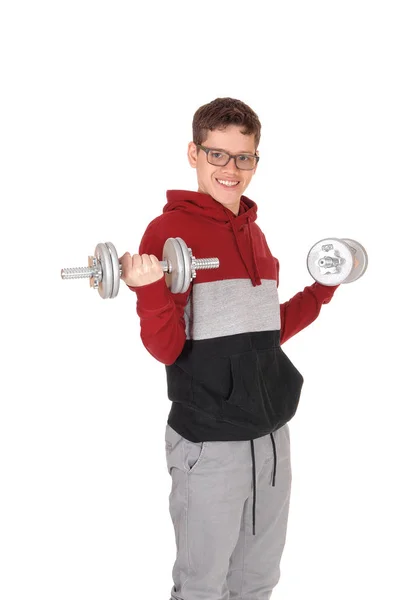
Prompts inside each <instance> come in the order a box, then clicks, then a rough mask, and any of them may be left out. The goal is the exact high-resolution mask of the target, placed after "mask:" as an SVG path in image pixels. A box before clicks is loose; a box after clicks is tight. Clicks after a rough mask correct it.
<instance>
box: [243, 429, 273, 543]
mask: <svg viewBox="0 0 413 600" xmlns="http://www.w3.org/2000/svg"><path fill="white" fill-rule="evenodd" d="M270 437H271V443H272V452H273V457H274V468H273V472H272V486H275V475H276V472H277V449H276V447H275V440H274V434H272V433H271V434H270ZM250 445H251V460H252V535H255V512H256V504H257V473H256V466H255V448H254V440H250Z"/></svg>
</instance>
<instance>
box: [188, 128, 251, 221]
mask: <svg viewBox="0 0 413 600" xmlns="http://www.w3.org/2000/svg"><path fill="white" fill-rule="evenodd" d="M241 129H242V128H241V127H238V126H237V125H229V126H228V127H227V128H226V129H224V130H219V129H214V131H209V132H208V136H207V138H206V139H205V140H204V141H203V142H202V145H203V146H204V147H206V148H213V149H214V150H218V151H221V152H227V153H228V154H233V155H235V154H256V151H255V136H254V135H245V134H243V133H241ZM197 150H198V149H197V147H196V145H195V144H194V142H190V143H189V145H188V160H189V164H190V165H191V167H193V168H195V169H196V172H197V178H198V192H202V193H204V194H209V195H210V196H212V197H213V198H214V199H215V200H216V201H217V202H220V204H223V205H224V206H225V207H227V208H229V209H230V210H232V212H233V213H234V214H235V215H237V214H238V211H239V203H240V198H241V196H242V194H243V193H244V191H245V190H246V189H247V187H248V185H249V183H250V181H251V179H252V176H253V175H254V173H255V171H256V169H257V167H256V166H255V168H254V169H253V170H251V171H246V170H244V169H239V168H238V167H237V166H236V165H235V160H234V159H233V158H231V160H230V161H229V163H228V164H227V165H225V166H216V165H211V164H210V163H209V162H208V160H207V155H206V153H205V151H204V150H202V149H199V151H198V152H197ZM217 155H219V153H215V154H214V156H217Z"/></svg>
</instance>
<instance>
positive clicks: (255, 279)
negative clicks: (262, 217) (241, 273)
mask: <svg viewBox="0 0 413 600" xmlns="http://www.w3.org/2000/svg"><path fill="white" fill-rule="evenodd" d="M234 222H235V219H234V218H232V217H230V223H231V228H232V231H233V234H234V237H235V241H236V243H237V248H238V252H239V255H240V256H241V259H242V262H243V263H244V265H245V268H246V269H247V272H248V274H249V276H250V279H251V281H252V285H253V286H256V285H261V277H260V274H259V272H258V266H257V258H256V255H255V249H254V242H253V240H252V234H251V219H250V217H247V223H246V225H247V230H248V234H247V235H248V238H249V246H250V252H251V258H252V272H251V267H250V266H249V265H248V263H247V261H246V260H245V258H244V256H243V254H242V252H241V246H240V242H239V232H238V231H237V230H236V228H235V225H234ZM244 226H245V225H241V229H240V231H242V229H243V227H244Z"/></svg>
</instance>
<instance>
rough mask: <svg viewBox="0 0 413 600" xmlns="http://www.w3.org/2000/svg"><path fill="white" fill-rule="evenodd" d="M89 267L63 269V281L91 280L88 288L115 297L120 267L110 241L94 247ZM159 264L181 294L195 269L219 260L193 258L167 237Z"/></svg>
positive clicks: (178, 241) (170, 284)
mask: <svg viewBox="0 0 413 600" xmlns="http://www.w3.org/2000/svg"><path fill="white" fill-rule="evenodd" d="M88 265H89V266H88V267H79V268H70V269H62V270H61V277H62V279H86V278H88V279H89V280H90V286H91V287H93V288H94V289H97V290H98V291H99V294H100V296H101V298H103V299H106V298H115V297H116V296H117V294H118V291H119V285H120V277H121V275H122V265H121V264H120V263H119V259H118V254H117V252H116V248H115V246H114V245H113V244H112V243H111V242H106V243H104V244H103V243H101V244H98V245H97V246H96V249H95V254H94V255H93V256H89V260H88ZM160 265H161V267H162V269H163V270H164V272H165V273H166V283H167V285H168V287H169V288H170V290H171V292H173V293H174V294H183V293H184V292H186V290H187V289H188V288H189V284H190V283H191V281H192V280H193V279H194V278H195V277H196V271H197V269H217V268H218V267H219V260H218V258H198V259H197V258H195V257H194V256H193V255H192V250H191V248H188V246H187V245H186V243H185V242H184V240H183V239H182V238H179V237H176V238H168V239H167V240H166V242H165V244H164V247H163V260H162V261H160Z"/></svg>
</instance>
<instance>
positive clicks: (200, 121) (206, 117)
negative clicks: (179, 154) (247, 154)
mask: <svg viewBox="0 0 413 600" xmlns="http://www.w3.org/2000/svg"><path fill="white" fill-rule="evenodd" d="M228 125H238V126H240V127H243V128H244V129H243V130H241V131H242V133H243V134H245V135H252V134H254V136H255V148H258V144H259V142H260V137H261V123H260V120H259V118H258V116H257V115H256V114H255V112H254V111H253V110H252V109H251V108H250V107H249V106H247V105H246V104H244V102H241V100H235V99H234V98H216V99H215V100H212V102H209V104H204V105H203V106H200V107H199V108H198V110H197V111H196V113H195V114H194V118H193V121H192V135H193V141H194V142H195V144H202V142H204V141H205V139H206V138H207V135H208V130H209V131H213V130H214V129H225V128H226V127H227V126H228Z"/></svg>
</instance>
